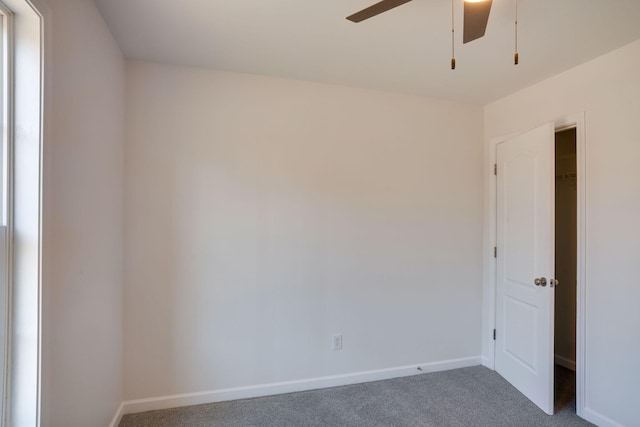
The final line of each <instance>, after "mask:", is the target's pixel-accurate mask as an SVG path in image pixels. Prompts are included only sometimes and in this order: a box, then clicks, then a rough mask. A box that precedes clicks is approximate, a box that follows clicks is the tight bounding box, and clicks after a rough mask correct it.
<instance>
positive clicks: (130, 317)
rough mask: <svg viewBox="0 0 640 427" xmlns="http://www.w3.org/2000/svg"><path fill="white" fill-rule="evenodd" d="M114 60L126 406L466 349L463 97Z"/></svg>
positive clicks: (478, 162)
mask: <svg viewBox="0 0 640 427" xmlns="http://www.w3.org/2000/svg"><path fill="white" fill-rule="evenodd" d="M127 67H128V68H127V126H126V128H127V146H126V166H125V170H126V172H125V182H126V203H125V205H126V213H125V228H126V233H125V235H126V239H125V241H126V242H125V248H126V251H125V252H126V255H125V258H126V262H125V270H126V273H125V277H126V286H125V317H124V318H125V325H126V328H125V344H124V346H125V348H124V355H125V357H124V361H125V397H126V399H136V398H146V397H152V396H162V395H169V394H173V393H185V392H198V391H206V390H214V389H221V388H227V387H236V386H248V385H255V384H265V383H272V382H278V381H287V380H296V379H306V378H312V377H321V376H326V375H333V374H343V373H351V372H361V371H366V370H372V369H381V368H389V367H397V366H404V365H408V364H414V363H415V364H419V363H424V362H431V361H444V360H449V359H454V358H461V357H469V356H478V355H479V353H480V339H479V337H480V318H481V317H480V312H481V308H480V307H481V270H482V268H481V262H482V261H481V241H482V108H481V107H478V106H469V105H462V104H457V103H451V102H444V101H436V100H430V99H425V98H420V97H411V96H405V95H397V94H390V93H384V92H375V91H366V90H356V89H349V88H345V87H338V86H331V85H324V84H315V83H308V82H297V81H287V80H280V79H275V78H267V77H257V76H251V75H241V74H232V73H223V72H215V71H207V70H199V69H187V68H179V67H171V66H161V65H157V64H152V63H143V62H129V63H128V66H127ZM334 333H342V334H343V346H344V348H343V350H342V351H332V348H331V336H332V334H334Z"/></svg>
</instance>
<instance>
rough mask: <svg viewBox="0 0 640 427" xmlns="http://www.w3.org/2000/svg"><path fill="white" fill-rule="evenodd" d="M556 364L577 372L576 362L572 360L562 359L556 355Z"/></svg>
mask: <svg viewBox="0 0 640 427" xmlns="http://www.w3.org/2000/svg"><path fill="white" fill-rule="evenodd" d="M554 358H555V363H556V365H560V366H564V367H565V368H567V369H571V370H572V371H574V372H575V370H576V361H575V360H571V359H567V358H566V357H562V356H560V355H557V354H556V355H555V357H554Z"/></svg>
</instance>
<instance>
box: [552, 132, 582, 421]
mask: <svg viewBox="0 0 640 427" xmlns="http://www.w3.org/2000/svg"><path fill="white" fill-rule="evenodd" d="M577 201H578V198H577V153H576V128H569V129H564V130H560V131H557V132H556V133H555V274H556V279H557V280H558V284H557V285H556V291H555V294H556V295H555V309H554V313H555V316H554V317H555V322H554V365H555V366H554V368H555V369H554V390H555V396H554V412H555V413H558V412H565V411H571V412H575V410H576V308H577V307H576V305H577V304H576V301H577V295H576V285H577V253H578V249H577V244H578V236H577V230H578V221H577V218H578V217H577V207H578V204H577Z"/></svg>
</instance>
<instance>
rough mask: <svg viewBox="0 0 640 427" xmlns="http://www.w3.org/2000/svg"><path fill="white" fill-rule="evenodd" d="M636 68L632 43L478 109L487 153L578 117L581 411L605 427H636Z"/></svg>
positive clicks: (639, 185) (639, 171)
mask: <svg viewBox="0 0 640 427" xmlns="http://www.w3.org/2000/svg"><path fill="white" fill-rule="evenodd" d="M639 68H640V41H636V42H634V43H632V44H630V45H628V46H626V47H623V48H621V49H619V50H616V51H614V52H612V53H609V54H607V55H605V56H603V57H601V58H598V59H595V60H593V61H590V62H588V63H586V64H584V65H581V66H579V67H577V68H575V69H573V70H570V71H567V72H565V73H562V74H560V75H558V76H555V77H552V78H550V79H548V80H546V81H544V82H542V83H539V84H536V85H534V86H532V87H530V88H528V89H525V90H522V91H520V92H517V93H515V94H513V95H510V96H508V97H506V98H503V99H501V100H498V101H496V102H494V103H491V104H489V105H487V106H486V107H485V140H486V141H487V147H489V145H488V144H489V141H490V140H491V138H495V137H499V136H501V135H506V134H510V133H512V132H517V131H521V130H525V129H529V128H532V127H534V126H536V125H538V124H541V123H544V122H548V121H554V120H556V119H559V118H561V117H564V116H566V115H568V114H571V113H576V112H580V111H585V112H586V162H587V164H586V176H585V179H586V186H587V194H586V233H587V235H586V240H587V241H586V300H587V302H586V303H587V307H586V325H587V335H586V361H587V367H586V391H587V393H586V409H587V415H588V416H590V417H591V418H592V419H598V420H599V422H600V423H602V424H608V425H614V423H618V425H628V426H631V425H640V415H639V413H638V410H637V406H638V405H637V396H638V393H637V385H638V384H639V383H640V369H638V355H640V339H638V325H640V310H638V301H640V286H638V279H637V278H638V277H640V262H638V257H639V254H640V227H638V224H637V222H638V218H639V217H640V168H638V164H640V140H639V135H640V121H639V120H638V117H640V74H639V73H638V69H639ZM484 316H485V324H486V319H487V318H488V313H487V312H486V311H485V313H484ZM486 345H489V344H488V342H486ZM485 351H486V347H485Z"/></svg>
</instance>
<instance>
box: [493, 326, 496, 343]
mask: <svg viewBox="0 0 640 427" xmlns="http://www.w3.org/2000/svg"><path fill="white" fill-rule="evenodd" d="M493 340H494V341H495V340H496V330H495V329H494V330H493Z"/></svg>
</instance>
